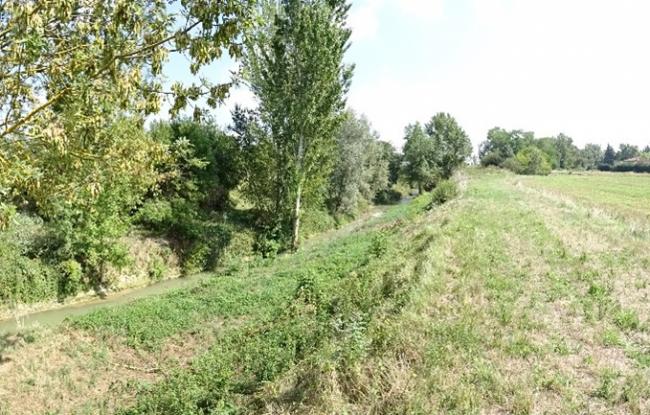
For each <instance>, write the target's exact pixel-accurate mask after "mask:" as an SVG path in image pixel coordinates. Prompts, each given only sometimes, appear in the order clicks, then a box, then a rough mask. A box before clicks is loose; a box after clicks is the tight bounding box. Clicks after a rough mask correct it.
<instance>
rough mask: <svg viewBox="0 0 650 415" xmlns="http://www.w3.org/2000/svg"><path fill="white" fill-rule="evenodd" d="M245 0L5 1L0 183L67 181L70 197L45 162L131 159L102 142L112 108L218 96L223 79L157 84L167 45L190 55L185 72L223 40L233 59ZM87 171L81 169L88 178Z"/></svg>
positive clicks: (0, 37) (247, 18) (146, 110)
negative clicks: (173, 0)
mask: <svg viewBox="0 0 650 415" xmlns="http://www.w3.org/2000/svg"><path fill="white" fill-rule="evenodd" d="M253 4H254V1H239V0H226V1H221V2H219V3H218V4H217V3H210V2H207V3H206V2H204V1H195V0H190V1H183V2H178V4H177V5H178V7H168V5H167V4H166V2H162V1H153V2H152V1H148V0H134V1H116V2H102V1H88V2H84V3H83V4H77V3H74V2H67V1H63V2H35V1H22V0H9V1H5V2H3V4H2V19H1V20H0V42H1V43H2V45H3V53H2V54H0V77H1V78H2V79H3V82H2V84H1V85H0V113H1V114H2V120H3V121H2V122H1V123H0V144H1V145H0V165H2V169H1V170H0V186H2V187H4V186H7V187H10V188H14V187H17V188H19V189H20V190H22V189H24V188H29V189H30V190H32V191H33V192H32V193H34V192H36V191H37V190H39V189H40V190H42V191H45V192H47V191H51V190H53V191H56V192H57V193H62V192H63V191H64V190H65V191H66V193H67V195H68V196H69V197H72V196H74V194H75V191H76V189H77V187H75V186H74V185H77V184H78V183H71V185H72V186H70V189H62V188H53V187H52V186H50V184H49V183H48V181H49V180H50V179H52V177H56V176H57V175H58V173H56V174H52V172H51V171H48V170H49V167H50V166H47V167H45V168H44V166H43V164H50V163H56V167H57V168H60V169H61V170H63V171H66V173H67V170H68V169H75V168H77V167H76V164H77V163H81V164H84V163H85V162H87V161H90V160H95V161H102V162H112V163H124V164H129V162H131V161H137V159H136V160H131V159H130V156H131V154H127V155H125V154H123V153H112V154H108V157H107V158H104V157H105V156H107V154H105V153H104V152H103V150H104V149H105V148H106V147H108V146H104V145H102V143H103V142H104V141H107V140H108V141H110V139H111V137H110V134H106V129H107V128H110V127H111V121H112V120H111V118H112V117H114V116H116V115H123V114H129V116H133V117H134V118H138V119H143V118H144V117H145V116H147V115H149V114H152V113H156V112H158V111H159V110H160V104H161V97H163V96H169V97H173V104H172V108H171V112H172V113H173V114H175V113H177V112H178V111H180V110H181V109H183V108H184V107H186V106H187V104H189V103H190V102H196V101H197V100H199V99H200V98H203V99H205V102H206V103H207V104H208V105H210V106H212V107H214V106H215V105H216V104H217V103H218V102H221V101H222V100H223V98H225V97H226V95H227V93H228V87H229V84H217V85H214V84H211V83H209V82H208V81H207V80H202V81H201V83H200V84H195V85H182V84H181V83H176V84H174V85H173V86H172V88H171V91H164V90H163V89H162V86H161V82H162V80H163V79H162V68H163V65H164V63H165V62H166V61H167V58H168V56H169V53H170V51H172V50H174V51H176V52H180V53H184V54H185V56H187V57H188V58H189V61H190V63H189V66H190V69H191V71H192V73H193V74H196V73H197V72H198V70H199V69H200V68H201V67H202V66H204V65H207V64H209V63H211V62H213V61H214V60H216V59H218V58H220V57H221V56H222V55H223V53H224V50H226V51H227V52H228V54H229V55H230V56H231V57H233V58H235V59H236V58H239V57H241V55H242V45H241V42H240V36H241V34H242V32H243V31H244V29H245V28H246V27H248V26H249V25H250V24H251V17H252V16H251V6H252V5H253ZM198 27H200V30H198V29H197V28H198ZM206 98H207V99H206ZM195 113H196V114H197V115H200V113H201V111H200V110H198V111H196V112H195ZM95 139H97V141H94V140H95ZM88 141H90V143H89V142H88ZM95 145H99V149H98V150H99V151H95V150H96V148H95ZM78 170H82V169H78ZM86 173H88V172H86ZM92 173H96V174H102V172H101V171H99V172H97V171H94V172H92ZM63 176H64V177H65V174H64V175H63ZM93 178H94V177H93V174H90V175H89V176H88V180H89V181H90V180H92V179H93ZM42 200H46V199H45V198H43V199H42Z"/></svg>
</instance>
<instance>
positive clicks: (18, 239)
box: [0, 214, 59, 303]
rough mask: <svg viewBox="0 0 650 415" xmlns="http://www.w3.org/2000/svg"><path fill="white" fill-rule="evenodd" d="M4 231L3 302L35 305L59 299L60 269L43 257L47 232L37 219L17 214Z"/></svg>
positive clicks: (0, 258) (0, 250) (0, 259)
mask: <svg viewBox="0 0 650 415" xmlns="http://www.w3.org/2000/svg"><path fill="white" fill-rule="evenodd" d="M8 225H9V226H8V227H7V229H6V230H4V231H2V232H0V302H2V303H11V302H21V303H33V302H37V301H44V300H51V299H55V298H57V292H58V288H59V287H58V279H59V272H58V270H57V269H56V268H55V267H54V266H52V265H50V264H49V263H48V262H46V261H44V260H43V259H41V258H39V256H40V255H41V254H42V252H41V241H42V240H43V239H44V236H45V235H46V234H45V230H44V227H43V222H42V221H41V220H40V219H38V218H35V217H32V216H29V215H25V214H16V215H15V216H14V217H13V218H12V220H11V221H10V223H9V224H8Z"/></svg>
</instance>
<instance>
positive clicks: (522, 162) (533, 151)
mask: <svg viewBox="0 0 650 415" xmlns="http://www.w3.org/2000/svg"><path fill="white" fill-rule="evenodd" d="M505 165H506V166H507V167H508V168H509V169H510V170H512V171H514V172H515V173H517V174H528V175H547V174H549V173H550V172H551V164H550V163H549V161H548V156H547V155H546V154H545V153H544V152H543V151H542V150H540V149H539V148H537V147H535V146H534V145H530V146H528V147H526V148H524V149H522V150H520V151H519V152H518V153H517V154H516V155H515V156H514V157H512V158H511V159H509V160H508V161H507V162H506V163H505Z"/></svg>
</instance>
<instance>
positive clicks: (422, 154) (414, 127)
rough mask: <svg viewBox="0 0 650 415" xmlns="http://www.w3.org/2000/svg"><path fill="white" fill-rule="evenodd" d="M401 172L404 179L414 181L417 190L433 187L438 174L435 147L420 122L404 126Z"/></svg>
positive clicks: (420, 191)
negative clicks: (404, 141)
mask: <svg viewBox="0 0 650 415" xmlns="http://www.w3.org/2000/svg"><path fill="white" fill-rule="evenodd" d="M404 139H405V140H406V143H405V144H404V166H403V173H404V176H405V177H406V179H407V180H408V181H409V182H410V183H411V184H413V183H415V184H416V185H417V188H418V192H419V193H422V191H423V190H424V189H425V188H430V187H433V185H434V184H435V182H436V180H437V179H438V177H439V176H440V172H439V170H438V161H437V159H436V149H435V144H434V142H433V140H432V139H431V138H430V137H429V136H428V135H427V134H426V133H425V131H424V129H423V128H422V125H421V124H420V123H415V124H410V125H409V126H407V127H406V130H405V137H404Z"/></svg>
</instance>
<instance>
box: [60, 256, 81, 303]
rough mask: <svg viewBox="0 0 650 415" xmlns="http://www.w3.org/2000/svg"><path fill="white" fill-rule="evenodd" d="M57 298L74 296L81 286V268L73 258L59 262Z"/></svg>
mask: <svg viewBox="0 0 650 415" xmlns="http://www.w3.org/2000/svg"><path fill="white" fill-rule="evenodd" d="M59 270H60V272H61V273H60V276H59V300H62V299H63V298H65V297H68V296H75V295H77V294H78V293H79V291H80V290H81V289H82V287H83V268H82V267H81V264H80V263H78V262H77V261H75V260H74V259H69V260H67V261H63V262H61V264H59Z"/></svg>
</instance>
